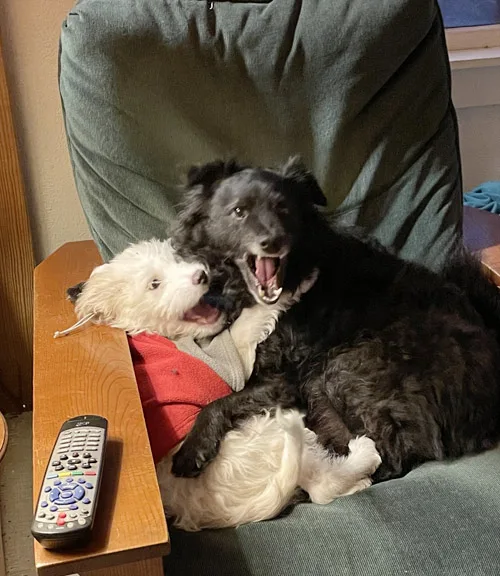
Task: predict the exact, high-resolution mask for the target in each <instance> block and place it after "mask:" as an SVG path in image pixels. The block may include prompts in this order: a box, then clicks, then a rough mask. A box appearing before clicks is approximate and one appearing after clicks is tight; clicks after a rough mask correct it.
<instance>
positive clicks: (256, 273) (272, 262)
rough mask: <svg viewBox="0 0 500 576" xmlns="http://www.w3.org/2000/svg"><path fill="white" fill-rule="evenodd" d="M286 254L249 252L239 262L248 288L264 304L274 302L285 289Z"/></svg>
mask: <svg viewBox="0 0 500 576" xmlns="http://www.w3.org/2000/svg"><path fill="white" fill-rule="evenodd" d="M285 264H286V255H282V256H258V255H256V254H249V255H248V256H247V257H246V258H245V259H244V260H240V261H239V262H238V266H239V267H240V270H241V271H242V273H243V277H244V278H245V281H246V283H247V286H248V289H249V290H250V292H251V293H252V294H253V296H254V297H255V298H256V299H257V300H259V301H260V302H262V303H263V304H274V303H275V302H276V301H277V300H278V298H279V297H280V295H281V292H282V291H283V278H284V274H285Z"/></svg>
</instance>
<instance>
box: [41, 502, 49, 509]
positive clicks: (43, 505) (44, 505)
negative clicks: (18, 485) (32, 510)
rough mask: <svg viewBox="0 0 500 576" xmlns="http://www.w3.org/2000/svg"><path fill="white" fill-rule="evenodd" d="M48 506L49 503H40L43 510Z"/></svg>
mask: <svg viewBox="0 0 500 576" xmlns="http://www.w3.org/2000/svg"><path fill="white" fill-rule="evenodd" d="M48 505H49V504H48V502H40V506H41V507H42V508H47V506H48Z"/></svg>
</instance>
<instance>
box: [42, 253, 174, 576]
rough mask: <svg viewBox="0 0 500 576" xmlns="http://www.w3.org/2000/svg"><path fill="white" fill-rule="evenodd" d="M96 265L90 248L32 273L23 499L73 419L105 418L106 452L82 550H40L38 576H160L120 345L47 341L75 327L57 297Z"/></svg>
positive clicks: (86, 332) (159, 518)
mask: <svg viewBox="0 0 500 576" xmlns="http://www.w3.org/2000/svg"><path fill="white" fill-rule="evenodd" d="M100 263H101V259H100V257H99V255H98V252H97V249H96V247H95V245H94V243H93V242H73V243H70V244H65V245H64V246H63V247H61V248H60V249H59V250H57V251H56V252H55V253H54V254H52V255H51V256H49V257H48V258H47V259H46V260H45V261H44V262H42V263H41V264H40V265H39V266H37V268H36V270H35V300H34V316H35V330H34V374H33V491H34V494H33V498H34V501H36V499H37V497H38V491H39V489H40V483H41V481H42V476H43V474H44V471H45V466H46V464H47V458H48V457H49V455H50V452H51V449H52V446H53V443H54V440H55V438H56V436H57V433H58V432H59V428H60V426H61V424H62V423H63V422H64V421H65V420H67V419H68V418H70V417H73V416H77V415H79V414H97V415H99V416H104V417H105V418H107V420H108V423H109V428H108V445H107V450H106V459H105V466H104V474H103V480H102V485H101V494H100V497H99V505H98V508H97V515H96V521H95V524H94V531H93V534H92V540H91V542H90V543H89V545H88V546H87V547H85V548H82V549H80V550H71V551H69V550H68V551H65V552H63V551H60V552H59V551H50V550H44V549H43V548H42V547H41V546H40V545H39V544H38V543H37V542H35V563H36V568H37V570H38V574H39V575H40V576H65V575H66V574H74V573H78V574H80V575H81V576H84V575H85V576H90V575H92V576H163V567H162V556H164V555H166V554H168V552H169V546H170V542H169V536H168V531H167V524H166V520H165V514H164V512H163V506H162V503H161V499H160V491H159V487H158V482H157V479H156V472H155V467H154V463H153V458H152V455H151V448H150V445H149V440H148V435H147V431H146V424H145V422H144V416H143V413H142V406H141V401H140V398H139V392H138V390H137V384H136V382H135V377H134V370H133V366H132V360H131V358H130V351H129V348H128V343H127V338H126V336H125V333H124V332H122V331H121V330H115V329H113V328H109V327H104V326H99V327H97V326H86V327H85V328H84V329H82V330H80V331H77V332H74V333H73V334H71V335H69V336H66V337H64V338H58V339H56V340H54V338H53V334H54V331H56V330H61V329H64V328H67V327H68V326H70V325H71V324H73V323H74V321H75V314H74V309H73V306H72V304H70V302H68V301H67V299H66V294H65V291H66V288H69V287H70V286H73V285H75V284H76V283H78V282H80V281H81V280H85V279H86V278H88V276H89V274H90V272H91V270H92V269H93V268H94V267H95V266H96V265H98V264H100Z"/></svg>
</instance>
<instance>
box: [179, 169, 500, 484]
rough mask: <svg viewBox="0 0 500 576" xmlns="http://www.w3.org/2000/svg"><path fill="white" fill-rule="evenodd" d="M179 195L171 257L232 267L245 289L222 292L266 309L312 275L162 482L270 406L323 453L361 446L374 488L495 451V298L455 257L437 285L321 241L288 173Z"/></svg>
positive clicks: (335, 238) (253, 172) (237, 286)
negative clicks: (363, 438) (365, 442)
mask: <svg viewBox="0 0 500 576" xmlns="http://www.w3.org/2000/svg"><path fill="white" fill-rule="evenodd" d="M188 185H189V192H188V195H187V199H186V205H185V208H184V210H183V212H182V215H181V227H180V230H179V232H178V234H177V235H176V242H177V245H178V246H180V247H182V248H183V250H184V251H187V252H191V253H193V254H200V253H206V254H208V253H211V254H212V256H211V258H212V260H213V261H216V260H220V261H225V262H227V261H228V260H232V261H233V262H234V263H236V265H237V266H238V267H239V269H240V270H241V272H242V277H243V278H244V280H245V284H243V285H242V284H241V279H239V280H238V279H237V278H236V277H233V280H232V281H231V286H232V289H233V294H234V293H235V291H237V290H240V291H241V295H242V296H243V295H245V294H246V293H248V292H250V293H252V294H253V296H254V298H256V299H260V300H261V301H264V302H268V301H273V300H274V299H276V298H277V297H278V296H279V293H280V289H281V288H286V289H292V290H293V289H294V288H296V287H297V286H298V285H299V283H300V282H301V281H302V280H303V279H304V278H306V277H307V276H309V275H310V274H311V272H312V271H313V270H314V269H316V270H318V271H319V276H318V280H317V281H316V284H315V285H314V287H313V288H312V289H311V290H310V292H309V293H308V294H306V295H305V296H304V297H303V299H302V300H301V302H300V303H299V304H297V305H296V306H294V307H293V308H291V309H290V311H289V312H288V313H286V314H285V315H284V316H283V318H282V320H281V321H280V322H279V323H278V327H277V329H276V331H275V332H274V333H273V334H272V335H271V336H270V338H269V339H268V340H267V341H266V342H264V343H263V344H262V345H261V346H260V347H259V350H258V354H257V362H256V366H255V370H254V374H253V376H252V378H251V380H250V382H249V383H248V385H247V387H246V388H245V390H243V391H242V392H240V393H237V394H232V395H230V396H227V397H225V398H223V399H220V400H217V401H216V402H214V403H212V404H210V405H209V406H207V407H206V408H205V409H204V410H203V411H202V412H201V413H200V415H199V417H198V419H197V421H196V424H195V426H194V428H193V430H192V432H191V433H190V434H189V435H188V437H187V439H186V441H185V443H184V444H183V446H182V448H181V450H180V451H179V452H178V453H177V455H176V457H175V459H174V467H173V470H174V473H176V474H178V475H184V476H195V475H197V474H199V473H200V471H201V470H202V469H203V468H204V467H205V466H206V465H207V464H208V463H209V462H210V460H211V459H213V457H214V456H215V455H216V453H217V450H218V446H219V442H220V440H221V438H222V437H223V436H224V434H225V433H226V432H227V431H228V430H229V429H231V428H232V427H234V426H236V425H237V423H238V421H240V420H241V419H244V418H246V417H248V416H249V415H251V414H254V413H256V412H260V411H261V410H263V409H266V408H267V409H270V408H271V409H272V408H273V407H276V406H278V405H280V406H283V407H292V406H299V407H303V408H304V409H305V411H306V422H307V425H308V426H309V427H310V428H311V429H313V430H314V431H315V432H316V433H317V434H318V436H319V439H320V441H321V442H322V443H323V444H324V445H325V446H326V447H328V448H329V449H331V450H333V451H334V452H336V453H341V454H342V453H345V452H346V450H347V443H348V441H349V439H351V438H352V437H353V436H355V435H361V434H366V435H368V436H369V437H371V438H372V439H374V440H375V442H376V444H377V448H378V450H379V452H380V454H381V456H382V465H381V467H380V468H379V470H378V471H377V473H376V479H377V480H383V479H388V478H393V477H397V476H401V475H403V474H405V473H406V472H408V471H409V470H410V469H411V468H412V467H414V466H416V465H418V464H420V463H422V462H425V461H427V460H439V459H443V458H449V457H457V456H460V455H463V454H466V453H472V452H477V451H481V450H485V449H488V448H491V447H492V446H493V445H494V444H495V443H496V442H497V441H498V440H499V437H500V345H499V334H500V298H499V295H498V293H497V289H496V288H495V287H494V286H493V285H492V284H490V283H489V281H488V280H487V279H486V278H485V277H484V276H483V275H482V274H481V272H480V269H479V267H478V265H477V264H476V263H475V262H472V261H471V260H470V259H468V258H466V257H465V256H463V255H460V256H457V258H456V259H455V260H454V262H453V263H452V264H451V265H450V266H449V267H448V268H447V269H446V270H445V271H443V272H442V273H441V274H439V275H438V274H435V273H432V272H430V271H428V270H427V269H425V268H423V267H421V266H418V265H416V264H412V263H409V262H406V261H403V260H401V259H399V258H397V257H396V256H394V255H392V254H390V253H389V252H388V251H386V250H384V249H382V248H381V247H380V246H379V245H378V244H376V243H373V242H369V241H366V240H365V239H362V238H360V236H359V234H352V233H350V232H348V231H346V230H342V229H332V228H331V227H330V226H329V225H328V223H327V221H326V219H325V218H324V217H323V216H322V215H321V213H320V212H319V210H318V209H317V208H316V207H315V204H316V205H322V204H323V205H324V204H325V203H326V202H325V198H324V196H323V194H322V192H321V190H320V188H319V186H318V184H317V182H316V181H315V179H314V178H313V176H312V175H311V174H309V173H308V172H307V171H306V170H305V169H304V167H303V166H302V165H301V164H300V163H298V162H296V161H291V162H290V163H288V165H286V166H285V167H284V168H283V169H282V170H280V171H274V170H263V169H252V168H243V167H241V166H238V165H237V164H235V163H223V162H215V163H212V164H209V165H206V166H203V167H201V168H199V169H193V170H191V172H190V174H189V184H188ZM207 257H208V256H207ZM233 301H235V299H234V298H233Z"/></svg>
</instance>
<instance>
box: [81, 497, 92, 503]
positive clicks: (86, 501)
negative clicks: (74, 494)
mask: <svg viewBox="0 0 500 576" xmlns="http://www.w3.org/2000/svg"><path fill="white" fill-rule="evenodd" d="M82 502H83V503H84V504H90V500H89V499H88V498H84V499H83V500H82Z"/></svg>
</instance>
